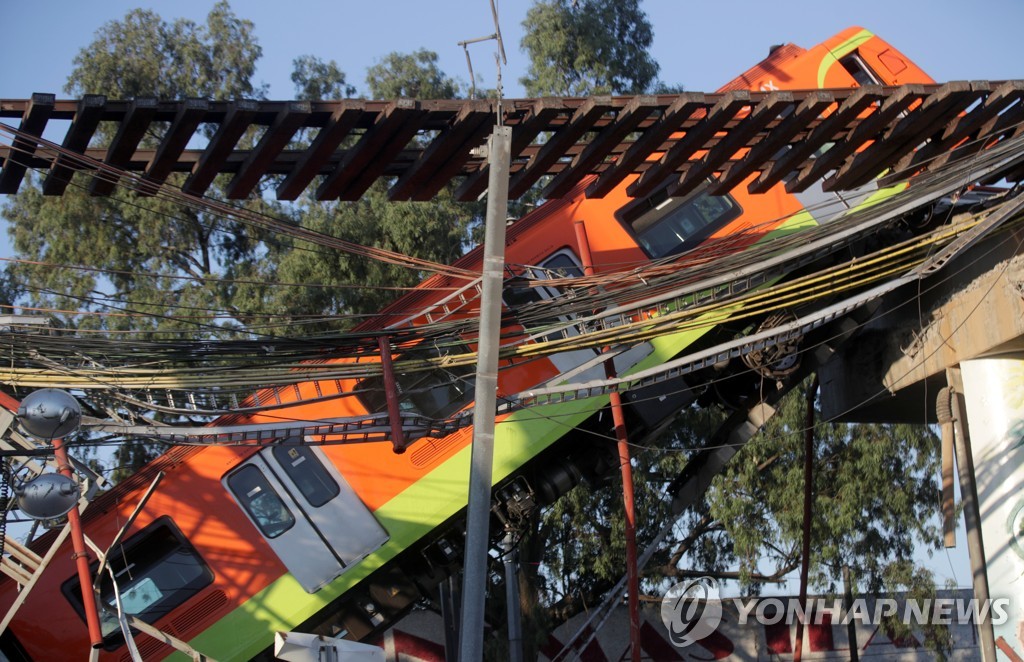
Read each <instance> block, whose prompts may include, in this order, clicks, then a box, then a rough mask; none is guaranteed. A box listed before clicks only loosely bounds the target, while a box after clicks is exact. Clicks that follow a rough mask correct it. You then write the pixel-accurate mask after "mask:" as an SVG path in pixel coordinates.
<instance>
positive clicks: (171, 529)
mask: <svg viewBox="0 0 1024 662" xmlns="http://www.w3.org/2000/svg"><path fill="white" fill-rule="evenodd" d="M108 558H109V559H110V561H109V564H110V569H111V570H113V572H114V576H115V577H116V578H117V588H118V591H119V592H120V594H121V606H122V608H123V610H124V612H125V613H126V614H128V615H132V616H135V617H136V618H139V619H140V620H143V621H145V622H146V623H154V622H156V621H157V620H158V619H160V618H161V617H163V616H165V615H167V614H168V613H170V612H171V611H173V610H174V609H176V608H177V607H178V606H179V605H181V604H183V603H184V602H185V601H186V600H188V599H189V598H191V597H192V596H194V595H195V594H196V593H198V592H199V591H200V590H202V589H204V588H206V587H207V586H209V585H210V584H212V583H213V571H212V570H210V568H209V566H207V565H206V563H205V562H204V561H203V559H202V557H200V556H199V553H198V552H197V551H196V549H195V548H194V547H193V546H192V545H191V544H190V543H189V542H188V540H186V539H185V536H184V535H182V533H181V531H180V530H179V529H178V527H177V526H176V525H175V524H174V522H173V521H171V519H170V518H169V517H161V518H160V519H158V520H156V521H155V522H153V523H152V524H150V525H149V526H147V527H146V528H145V529H143V530H142V531H141V532H140V533H138V534H136V535H134V536H132V537H131V538H129V539H128V540H126V541H125V542H124V543H123V544H121V545H119V546H118V547H116V548H114V549H113V550H111V551H110V553H109V557H108ZM98 570H99V563H98V562H93V564H92V572H93V573H96V572H97V571H98ZM99 580H100V584H99V604H98V606H99V608H100V612H101V613H100V620H101V625H102V630H103V636H104V637H108V636H109V635H119V633H120V626H119V625H118V622H117V603H116V601H115V598H114V586H113V583H112V582H111V580H110V574H109V573H108V571H106V570H104V571H103V576H102V577H100V578H99ZM61 592H63V593H64V596H65V597H66V598H67V599H68V601H69V602H70V603H71V605H72V606H73V607H74V608H75V610H76V611H77V612H78V614H79V616H81V617H82V619H83V620H84V619H85V608H84V607H83V606H82V587H81V584H80V582H79V579H78V575H77V574H76V575H74V576H72V577H70V578H69V579H67V580H66V581H65V582H64V583H63V584H62V586H61ZM121 643H123V640H122V638H121V637H120V636H115V637H114V638H112V639H111V640H110V641H108V642H107V645H108V647H116V646H119V645H121Z"/></svg>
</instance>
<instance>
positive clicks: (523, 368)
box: [0, 28, 933, 660]
mask: <svg viewBox="0 0 1024 662" xmlns="http://www.w3.org/2000/svg"><path fill="white" fill-rule="evenodd" d="M869 82H870V83H876V84H882V85H897V84H903V83H932V82H933V81H932V80H931V79H930V78H929V77H928V76H927V75H925V74H924V73H923V72H922V71H921V70H920V69H918V68H917V67H916V66H915V65H914V64H913V63H912V62H911V61H910V60H909V59H908V58H906V57H905V56H904V55H902V54H901V53H900V52H899V51H897V50H896V49H895V48H893V47H892V46H891V45H889V44H888V43H886V42H885V41H883V40H882V39H880V38H879V37H877V36H875V35H874V34H872V33H870V32H869V31H867V30H864V29H861V28H850V29H847V30H845V31H843V32H841V33H839V34H838V35H836V36H834V37H832V38H831V39H829V40H827V41H825V42H823V43H821V44H819V45H818V46H815V47H814V48H811V49H809V50H805V49H802V48H799V47H797V46H794V45H786V46H783V47H780V48H777V49H775V50H773V51H772V53H771V54H770V55H769V57H768V58H766V59H765V60H764V61H762V62H760V63H759V64H757V65H755V66H754V67H752V68H751V69H750V70H748V71H747V72H745V73H744V74H742V75H741V76H739V77H737V78H736V79H735V80H734V81H732V82H731V83H729V84H728V85H726V86H725V87H723V88H722V90H720V91H727V90H733V89H749V90H768V89H772V90H775V89H791V90H796V89H815V88H848V87H851V86H856V85H860V84H865V83H869ZM634 180H635V176H634V177H629V178H627V179H626V180H624V181H623V182H622V183H621V184H619V185H618V186H617V187H616V188H615V189H614V190H613V191H612V192H610V193H609V194H608V195H606V196H605V197H603V198H601V199H588V198H587V197H586V195H585V193H584V190H585V188H586V187H587V185H588V184H589V183H590V181H591V180H584V181H583V182H582V183H581V184H580V185H578V186H577V187H575V188H574V189H573V190H572V191H571V192H570V194H568V195H566V196H565V197H563V198H560V199H554V200H549V201H547V202H545V203H544V204H543V205H542V206H540V207H538V208H537V209H536V210H535V211H533V212H532V213H530V214H528V215H526V216H524V217H523V218H522V219H520V220H518V221H517V222H515V223H514V224H513V225H512V226H511V227H509V228H508V233H507V262H508V264H510V265H512V264H516V265H533V267H532V268H525V269H522V270H521V271H520V273H519V275H520V276H525V277H527V278H537V279H541V278H544V277H545V276H544V275H545V274H549V273H557V274H560V275H563V276H573V275H579V274H582V268H583V265H582V263H581V257H580V255H581V251H580V247H579V246H578V242H577V236H576V233H575V230H574V222H575V221H577V220H582V221H584V222H585V225H586V229H587V234H588V236H589V242H590V250H591V253H592V254H593V256H594V263H595V264H594V269H595V271H596V272H597V273H598V274H600V273H602V272H607V271H610V270H611V269H613V268H614V265H619V264H624V263H635V264H639V263H642V262H644V261H651V260H655V259H662V258H670V257H671V256H673V255H675V254H678V253H680V252H681V251H683V250H684V248H685V249H686V250H690V249H691V248H692V247H693V246H697V245H700V244H701V243H706V242H712V243H713V242H715V241H718V240H721V239H723V238H728V237H731V236H737V237H742V239H740V240H739V241H736V242H733V243H732V244H730V250H734V251H739V250H743V249H744V248H745V247H746V246H749V245H750V244H752V243H754V242H757V241H760V240H763V239H764V238H765V237H766V236H767V235H769V233H776V234H779V233H785V232H787V231H796V230H798V229H799V228H802V227H806V226H807V225H808V224H811V223H813V222H814V217H813V213H812V212H810V211H808V210H807V209H806V208H807V207H810V204H809V203H808V201H807V199H806V198H802V197H801V196H799V195H793V194H789V193H787V192H786V191H785V188H784V186H783V185H776V186H775V187H773V188H772V189H771V190H770V191H769V192H768V193H765V194H760V195H752V194H749V193H747V187H746V185H745V184H746V183H744V184H741V185H740V186H737V187H735V189H734V190H733V191H732V192H731V193H730V194H728V195H723V196H718V197H713V196H710V195H708V194H707V193H705V192H702V191H700V190H698V191H697V192H696V193H694V194H691V195H689V196H686V197H684V198H679V199H673V198H665V197H664V196H663V195H662V197H657V196H658V195H659V194H658V193H657V192H656V193H654V194H652V196H650V197H647V198H641V199H637V200H634V199H633V198H631V197H629V196H627V194H626V188H627V187H628V186H629V185H630V184H631V183H632V182H633V181H634ZM751 228H756V231H755V232H751V231H750V229H751ZM456 266H458V267H462V268H464V269H469V270H479V269H480V267H481V252H480V251H479V249H477V250H474V251H472V252H470V253H469V254H467V255H466V256H465V257H463V258H462V259H461V260H459V261H458V262H457V263H456ZM446 284H448V281H446V280H445V277H443V276H436V277H433V278H431V279H428V280H427V281H425V282H424V284H423V288H422V289H420V290H417V291H413V292H411V293H409V294H407V295H405V296H403V297H401V298H400V299H399V300H397V301H396V302H395V303H394V304H392V305H391V306H389V307H388V308H386V309H385V310H383V311H381V317H380V319H379V320H375V321H371V322H369V323H367V324H365V325H364V328H365V329H383V328H385V327H387V326H388V325H390V324H393V322H394V320H395V319H396V316H397V315H399V313H400V312H401V311H417V310H418V311H422V310H426V309H427V308H429V307H430V306H431V305H433V304H435V303H436V302H437V300H438V299H439V298H440V297H441V296H443V292H440V291H439V290H438V289H437V288H438V287H443V286H445V285H446ZM558 294H559V290H558V288H557V287H555V286H552V287H547V288H545V287H537V288H532V289H531V290H530V293H529V295H528V296H531V297H534V298H553V297H557V296H558ZM456 314H458V315H463V316H470V315H473V314H475V313H474V311H473V310H472V309H471V308H468V309H465V310H462V311H458V312H457V313H456ZM426 321H427V320H426V317H425V316H424V315H419V316H417V317H414V318H412V319H410V320H408V321H407V322H406V324H408V325H417V324H424V323H426ZM515 331H516V329H515V328H509V329H506V333H507V334H512V335H514V333H515ZM708 333H711V332H709V330H708V329H696V330H687V331H682V332H679V333H673V334H669V335H664V336H661V337H657V338H654V339H651V340H649V341H647V342H645V343H643V344H642V345H639V346H637V347H635V348H633V349H632V350H631V351H629V352H627V353H625V354H623V355H621V356H620V357H619V358H618V359H617V360H616V368H617V370H618V371H619V372H620V373H627V372H629V371H635V370H640V369H645V368H649V367H652V366H656V365H658V364H660V363H663V362H665V361H667V360H669V359H671V358H672V357H675V356H677V355H679V354H680V353H681V352H683V351H684V350H687V349H688V348H692V347H694V346H695V345H696V344H697V343H699V342H701V339H702V337H703V336H705V334H708ZM456 340H457V339H456ZM398 351H399V353H401V351H403V350H398ZM409 351H410V352H412V351H415V350H409ZM596 352H597V350H591V349H576V350H573V351H567V352H563V353H561V354H555V355H552V356H549V357H543V358H537V359H533V360H529V361H515V362H505V363H503V367H502V370H501V372H500V374H499V380H498V381H499V384H498V390H499V399H500V397H501V396H502V395H507V394H514V393H518V392H521V391H523V390H526V389H528V388H531V387H534V386H537V385H541V384H546V383H551V382H552V381H553V380H557V378H558V377H559V375H562V374H564V373H565V372H567V371H568V370H571V369H572V368H574V367H576V366H579V365H580V364H581V363H583V362H584V361H586V360H589V359H592V358H593V357H594V356H595V355H596ZM396 378H397V380H398V390H399V393H400V397H401V398H402V400H403V401H402V403H401V406H402V407H403V409H405V410H409V411H416V412H419V413H421V414H423V415H425V416H429V417H435V418H444V417H446V416H449V415H451V414H452V413H454V412H457V411H459V410H462V409H465V408H466V407H469V406H471V405H472V400H473V392H472V374H468V373H465V372H462V373H459V372H458V371H447V372H442V371H429V370H428V371H418V372H415V373H410V374H408V375H397V376H396ZM375 379H378V378H365V379H363V380H356V379H349V380H346V379H341V380H327V381H322V382H314V381H310V382H305V383H301V384H298V385H297V386H296V387H295V388H294V389H290V391H289V392H290V393H291V395H286V396H285V397H286V398H291V400H290V402H289V403H288V406H286V407H285V408H278V409H276V410H274V411H273V412H267V413H256V414H247V415H244V416H242V415H236V416H234V417H232V419H231V422H232V423H235V424H237V423H260V422H271V421H273V420H276V419H279V418H281V417H286V418H289V419H293V420H305V421H318V420H327V419H335V418H339V417H348V416H360V415H365V414H366V413H368V412H378V411H385V410H386V407H387V405H386V402H385V395H384V393H383V390H382V384H381V383H380V382H379V381H376V382H375V381H373V380H375ZM331 396H336V397H333V398H332V397H331ZM678 397H679V398H681V399H679V400H669V402H667V403H659V404H654V405H650V404H645V402H644V398H636V400H635V401H634V402H632V404H629V405H628V408H629V415H630V417H631V420H632V421H633V422H634V423H635V424H636V425H637V426H639V427H641V428H648V429H653V428H655V427H656V426H657V425H658V424H659V423H660V422H661V419H662V418H663V417H664V416H667V415H668V414H669V413H670V411H669V409H671V407H670V406H669V405H672V406H674V407H676V408H678V407H679V406H681V405H683V404H685V398H686V397H687V396H685V395H681V396H678ZM627 402H630V400H629V399H628V398H627ZM607 404H608V398H607V396H604V397H595V398H589V399H585V400H575V401H570V402H565V403H561V404H557V405H548V406H544V407H531V408H528V409H522V410H518V411H513V412H511V413H505V414H502V415H500V416H499V418H498V426H497V430H496V437H495V460H494V474H493V481H494V488H495V489H494V493H495V498H496V499H497V500H499V501H502V500H503V499H504V500H508V499H514V498H515V497H516V494H513V493H512V492H516V491H517V490H519V489H526V490H527V491H529V493H530V494H532V495H533V496H532V498H533V499H535V500H536V501H538V502H541V503H544V502H550V501H552V500H554V499H555V498H557V497H558V496H559V495H560V494H561V493H564V491H565V490H567V489H569V488H571V487H572V486H573V485H574V484H576V483H577V482H578V481H579V480H581V479H582V478H585V477H587V476H592V475H599V474H601V473H602V472H605V471H607V470H608V469H610V468H612V467H613V466H615V462H616V460H615V459H614V458H612V457H611V456H610V455H606V454H604V453H603V452H600V450H596V449H595V446H594V442H593V441H591V439H592V437H587V436H585V435H582V436H581V435H580V434H577V433H576V432H575V430H576V429H578V428H585V427H586V426H588V425H589V426H592V427H593V426H594V425H598V424H597V423H595V422H594V421H595V420H596V418H597V413H598V412H599V411H600V410H601V409H602V408H604V407H606V406H607ZM605 418H606V419H607V418H608V417H605ZM604 425H607V423H604ZM471 437H472V429H471V428H463V429H460V430H457V431H455V432H453V433H452V434H449V435H448V436H445V437H443V438H423V439H417V440H410V443H409V446H408V452H405V453H402V454H395V453H394V452H393V449H392V444H390V443H365V444H351V445H323V446H315V445H301V444H291V445H289V444H287V443H284V444H281V445H270V446H267V447H263V448H252V447H249V448H244V447H222V446H210V447H198V446H187V447H175V448H173V449H172V450H170V451H169V452H167V453H166V454H164V455H163V456H162V457H160V458H158V459H157V460H155V461H153V462H152V463H150V464H149V465H147V466H146V467H145V468H143V469H142V470H141V471H140V472H138V473H137V474H136V475H134V476H132V477H131V478H130V479H128V480H125V481H124V482H122V483H121V484H119V485H117V486H116V487H115V488H113V489H112V490H110V491H108V492H105V493H102V494H100V495H99V496H98V497H97V498H96V499H95V500H94V501H93V502H92V503H91V504H90V505H89V507H88V508H87V509H86V510H85V512H84V513H83V516H82V521H83V526H84V528H85V531H86V534H87V535H88V537H89V538H90V539H91V540H92V541H94V542H95V543H96V544H97V545H99V546H100V547H101V548H102V547H104V546H106V545H108V544H110V543H111V542H112V541H113V540H114V537H115V535H116V534H117V532H118V530H119V528H120V527H121V526H122V524H123V523H124V522H125V520H126V519H127V518H128V516H129V515H130V514H131V513H132V511H133V509H134V508H135V507H136V505H137V504H138V502H139V500H140V499H141V498H142V495H143V493H144V492H145V491H146V488H147V487H148V485H149V484H150V482H151V480H152V478H153V477H154V476H155V475H156V474H157V473H158V472H163V473H164V474H165V475H164V478H163V480H162V482H161V483H160V485H159V487H158V489H157V490H156V491H155V492H154V493H153V494H152V497H151V498H150V499H149V501H148V503H147V505H146V507H145V508H144V509H143V510H142V511H141V513H140V515H139V516H138V518H137V520H136V521H135V522H134V524H133V526H132V527H131V529H130V531H129V532H128V534H127V536H126V537H125V538H124V541H123V543H121V544H120V545H119V546H118V547H117V548H116V549H115V550H114V552H113V553H112V554H110V563H111V564H112V567H113V569H114V574H115V576H116V577H117V578H118V588H119V590H120V594H121V599H122V603H123V608H124V610H125V612H127V613H131V614H133V615H135V616H136V617H137V618H139V619H141V620H143V621H146V622H148V623H151V624H153V625H154V626H156V627H157V628H159V629H160V630H162V631H165V632H167V633H169V634H171V635H173V636H175V637H177V638H178V639H181V640H183V641H187V642H188V643H189V644H190V645H191V646H193V647H194V648H195V649H196V650H198V651H200V652H201V653H203V654H205V655H208V656H211V657H213V658H215V659H218V660H234V659H250V658H254V657H269V656H270V655H269V652H268V650H269V648H270V647H271V646H272V643H273V636H274V632H275V631H279V630H282V631H289V630H297V631H304V632H316V633H322V634H326V635H330V636H347V637H349V638H352V639H365V638H367V637H370V636H372V635H373V634H374V633H376V632H379V631H380V630H381V629H383V628H385V627H387V626H388V625H389V624H391V623H393V622H394V621H395V620H396V619H398V618H400V617H401V615H402V614H403V613H404V612H405V611H406V610H407V609H408V608H410V606H411V605H412V604H414V603H415V602H416V601H417V600H419V599H420V598H421V596H423V595H427V594H430V593H431V592H432V591H433V590H434V589H435V587H436V585H437V583H438V582H439V581H440V580H441V579H442V578H444V577H445V576H447V575H448V574H449V573H450V572H451V570H452V568H453V567H457V566H458V565H459V563H460V546H461V544H462V533H461V531H460V520H461V517H462V514H463V512H464V509H465V507H466V499H467V482H468V474H469V458H470V449H469V445H470V440H471ZM280 441H283V442H287V441H288V440H280ZM522 486H525V487H522ZM49 540H50V537H48V536H43V537H41V538H40V539H39V540H37V541H35V542H34V543H33V546H34V547H35V548H37V549H44V548H45V547H46V545H47V544H48V541H49ZM96 565H97V564H96V563H94V569H93V572H94V573H95V571H96ZM17 592H18V586H17V584H16V583H15V582H14V581H13V580H10V579H6V580H5V581H4V582H3V583H2V584H0V608H2V609H5V610H6V608H7V606H9V605H10V604H11V603H12V602H13V601H14V599H15V597H16V595H17ZM98 598H99V599H98V602H99V605H100V609H101V611H102V612H103V618H102V620H103V630H104V636H105V639H104V646H103V648H102V649H101V650H100V651H99V653H100V654H99V657H100V659H105V660H127V659H130V656H129V653H128V651H127V648H126V646H125V642H124V638H123V636H122V635H121V633H120V629H119V627H118V625H117V621H116V617H115V614H114V613H113V610H114V598H113V586H112V584H111V582H110V580H109V578H106V577H104V578H103V580H102V581H101V583H100V589H99V594H98ZM83 614H84V609H83V605H82V595H81V588H80V586H79V581H78V577H77V575H76V572H75V564H74V561H73V560H72V552H71V548H70V543H65V545H64V548H62V549H61V550H60V551H59V552H58V553H57V554H56V556H55V557H54V558H53V560H52V561H51V562H50V565H49V567H48V569H47V570H46V571H45V573H44V574H43V575H42V577H41V578H40V580H39V582H38V584H37V585H36V586H35V588H34V589H33V591H32V593H31V595H30V596H29V597H28V599H27V600H26V601H25V603H24V604H23V605H22V606H21V608H20V610H19V611H18V613H17V615H16V617H15V618H14V620H13V621H12V622H11V624H10V626H9V628H8V629H7V631H6V632H4V633H3V635H2V637H0V650H2V651H3V653H4V654H5V655H6V656H7V657H8V658H9V659H12V660H17V659H33V660H65V659H69V658H70V657H73V656H79V655H85V654H86V652H87V651H88V649H89V647H90V643H89V636H88V632H87V630H86V625H85V620H84V616H83ZM136 643H137V644H138V647H139V649H140V651H141V653H142V655H143V657H144V658H145V659H147V660H150V659H152V660H155V659H162V658H163V657H165V656H167V655H170V654H173V653H174V651H173V650H172V649H171V648H170V647H168V646H166V645H165V644H162V643H160V642H159V641H157V640H156V639H153V638H152V637H149V636H147V635H138V636H137V637H136ZM177 655H180V653H179V654H177Z"/></svg>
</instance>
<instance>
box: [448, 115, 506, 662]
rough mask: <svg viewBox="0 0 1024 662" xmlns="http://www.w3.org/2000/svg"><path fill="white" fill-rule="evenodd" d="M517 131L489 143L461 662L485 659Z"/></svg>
mask: <svg viewBox="0 0 1024 662" xmlns="http://www.w3.org/2000/svg"><path fill="white" fill-rule="evenodd" d="M511 152H512V128H511V127H507V126H501V125H498V126H496V127H494V132H493V133H492V134H491V136H490V137H489V138H488V139H487V165H488V168H489V174H488V184H487V216H486V220H485V223H486V225H485V228H484V263H483V272H482V274H481V295H480V341H479V349H478V352H479V354H478V355H479V359H478V363H477V365H476V405H475V407H474V409H473V446H472V451H471V459H470V473H469V501H468V504H467V506H466V549H465V553H464V554H463V559H464V562H463V576H462V623H461V624H460V627H459V659H460V660H464V661H465V662H472V661H474V660H479V659H481V658H482V657H483V648H484V598H485V597H486V593H487V560H488V542H489V538H490V535H489V531H488V528H489V525H490V520H491V475H492V473H493V469H494V467H493V464H494V414H495V412H496V410H497V399H498V398H497V395H498V392H497V391H498V349H499V344H500V334H501V286H502V276H503V273H504V271H505V220H506V218H507V216H508V174H509V163H510V161H511Z"/></svg>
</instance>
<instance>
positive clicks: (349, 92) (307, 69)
mask: <svg viewBox="0 0 1024 662" xmlns="http://www.w3.org/2000/svg"><path fill="white" fill-rule="evenodd" d="M292 68H293V71H292V83H294V84H295V98H296V99H301V100H303V101H320V100H322V99H343V98H347V97H351V96H353V95H354V94H355V93H356V88H355V87H353V86H352V85H349V84H348V83H347V82H346V81H345V72H344V71H342V70H341V69H339V68H338V63H337V62H335V61H334V60H331V61H330V62H324V61H323V60H321V59H320V58H318V57H315V56H313V55H303V56H301V57H297V58H295V59H294V60H292Z"/></svg>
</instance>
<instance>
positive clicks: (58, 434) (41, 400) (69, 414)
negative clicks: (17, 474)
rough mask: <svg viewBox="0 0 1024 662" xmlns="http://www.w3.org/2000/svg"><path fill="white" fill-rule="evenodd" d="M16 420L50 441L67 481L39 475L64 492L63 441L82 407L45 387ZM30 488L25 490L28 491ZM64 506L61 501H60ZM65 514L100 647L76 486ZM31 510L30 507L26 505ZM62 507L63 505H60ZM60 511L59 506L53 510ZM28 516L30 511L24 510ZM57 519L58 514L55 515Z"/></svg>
mask: <svg viewBox="0 0 1024 662" xmlns="http://www.w3.org/2000/svg"><path fill="white" fill-rule="evenodd" d="M18 420H19V421H20V423H21V427H23V428H24V429H25V431H26V432H28V433H29V434H30V435H32V436H33V437H35V438H37V439H41V440H44V441H49V442H51V443H52V444H53V454H54V457H55V458H56V460H57V470H58V471H59V472H60V475H61V476H63V477H64V479H66V480H62V479H58V478H54V477H49V478H48V477H46V476H45V475H44V476H40V477H39V479H37V480H40V479H45V480H47V481H49V482H50V483H53V482H54V481H56V482H57V483H59V489H61V490H63V491H65V492H66V491H67V490H68V487H69V482H68V481H70V482H71V483H74V478H73V473H72V470H71V463H70V462H69V461H68V453H67V450H66V449H65V448H64V444H63V441H62V438H63V437H65V436H67V435H69V434H71V433H72V432H74V431H75V430H77V429H78V426H79V424H80V423H81V422H82V408H81V407H80V406H79V404H78V401H77V400H75V398H74V396H72V395H71V394H70V393H68V392H67V391H61V390H59V389H53V388H44V389H40V390H38V391H35V392H33V393H30V394H29V395H28V396H26V397H25V399H24V400H22V401H21V406H20V407H19V408H18ZM30 490H31V486H27V487H26V489H25V490H24V491H25V492H29V491H30ZM61 503H63V502H61ZM34 505H37V506H38V512H39V513H40V514H46V513H48V512H50V511H51V506H50V504H49V503H39V504H34ZM70 505H71V507H70V509H69V510H68V511H67V515H68V524H69V525H70V526H71V541H72V545H73V546H74V550H75V554H74V558H75V564H76V565H77V567H78V580H79V582H80V583H81V585H82V604H83V606H84V607H85V620H86V624H87V625H88V627H89V639H90V642H91V643H92V647H93V648H99V647H100V646H102V645H103V633H102V631H101V630H100V619H99V615H98V614H97V611H96V594H95V593H94V592H93V588H92V576H91V573H90V572H89V554H88V552H87V551H86V549H85V534H84V533H83V532H82V522H81V519H79V516H78V508H77V505H78V494H77V485H76V486H75V492H74V499H73V500H72V501H71V504H70ZM29 507H30V508H32V505H30V506H29ZM60 507H63V506H60ZM54 508H55V509H59V507H54ZM26 514H28V515H29V516H30V517H31V516H32V512H30V511H26ZM58 516H59V515H58Z"/></svg>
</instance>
